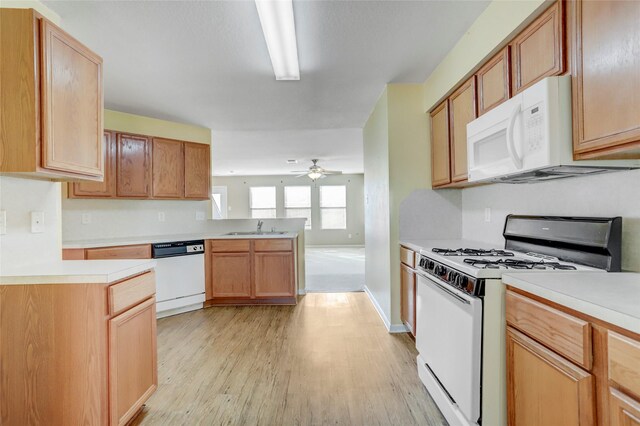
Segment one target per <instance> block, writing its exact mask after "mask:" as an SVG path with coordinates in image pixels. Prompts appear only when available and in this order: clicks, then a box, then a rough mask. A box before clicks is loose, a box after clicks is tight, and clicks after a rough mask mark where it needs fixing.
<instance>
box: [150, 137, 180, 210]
mask: <svg viewBox="0 0 640 426" xmlns="http://www.w3.org/2000/svg"><path fill="white" fill-rule="evenodd" d="M152 146H153V147H152V160H151V164H152V168H153V185H152V187H153V191H152V196H153V198H182V197H184V165H185V164H184V163H185V162H184V143H183V142H180V141H174V140H169V139H161V138H153V145H152Z"/></svg>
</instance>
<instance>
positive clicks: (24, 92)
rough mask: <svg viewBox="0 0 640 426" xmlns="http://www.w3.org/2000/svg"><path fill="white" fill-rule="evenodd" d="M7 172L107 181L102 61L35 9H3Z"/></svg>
mask: <svg viewBox="0 0 640 426" xmlns="http://www.w3.org/2000/svg"><path fill="white" fill-rule="evenodd" d="M0 32H1V34H0V57H2V75H1V77H0V78H1V85H2V97H1V99H0V128H2V132H0V172H13V173H16V172H17V173H20V172H25V173H29V174H30V175H34V176H42V177H48V178H54V179H62V180H65V179H66V178H74V179H89V180H100V179H101V178H102V176H103V173H104V159H103V157H104V155H103V148H102V140H103V124H102V115H103V93H102V58H100V57H99V56H98V55H96V54H95V53H94V52H92V51H91V50H89V49H88V48H87V47H85V46H84V45H82V44H81V43H80V42H78V41H77V40H76V39H74V38H73V37H71V36H70V35H69V34H67V33H66V32H64V31H63V30H61V29H60V28H58V27H57V26H55V25H54V24H52V23H51V22H49V21H48V20H47V19H45V18H43V17H42V16H40V15H39V14H38V13H37V12H35V11H34V10H33V9H4V8H3V9H0Z"/></svg>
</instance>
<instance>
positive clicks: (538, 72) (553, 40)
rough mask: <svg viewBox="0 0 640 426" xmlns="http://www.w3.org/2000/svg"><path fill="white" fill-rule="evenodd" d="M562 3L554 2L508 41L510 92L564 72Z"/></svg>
mask: <svg viewBox="0 0 640 426" xmlns="http://www.w3.org/2000/svg"><path fill="white" fill-rule="evenodd" d="M564 46H565V29H564V2H563V1H562V0H560V1H556V2H555V3H554V5H553V6H551V7H550V8H549V9H547V10H546V11H545V12H544V13H543V14H542V15H540V16H539V17H538V18H537V19H536V20H535V21H533V22H532V23H531V24H530V25H529V26H528V27H527V28H525V29H524V30H523V31H522V32H521V33H520V34H518V35H517V36H516V38H514V39H513V41H512V42H511V83H512V93H513V94H516V93H520V92H521V91H522V90H524V89H526V88H527V87H529V86H531V85H532V84H534V83H536V82H538V81H540V80H542V79H543V78H545V77H549V76H552V75H560V74H562V73H563V72H564V70H565V54H564V52H565V48H564Z"/></svg>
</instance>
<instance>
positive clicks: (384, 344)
mask: <svg viewBox="0 0 640 426" xmlns="http://www.w3.org/2000/svg"><path fill="white" fill-rule="evenodd" d="M416 355H417V352H416V349H415V344H414V343H413V341H412V340H411V339H410V338H409V337H408V336H407V335H405V334H389V333H387V331H386V329H385V328H384V326H383V325H382V323H381V321H380V319H379V317H378V314H377V313H376V312H375V310H374V308H373V306H372V305H371V302H370V301H369V299H368V298H367V296H366V294H364V293H335V294H332V293H312V294H307V295H306V296H304V297H301V298H300V301H299V303H298V305H296V306H248V307H211V308H208V309H205V310H201V311H196V312H191V313H187V314H182V315H178V316H174V317H169V318H163V319H161V320H158V366H159V377H158V380H159V386H158V390H157V392H156V393H155V394H154V395H153V396H152V397H151V399H150V400H149V401H148V402H147V405H146V407H145V408H144V410H143V412H142V414H141V415H140V416H139V417H138V418H137V419H135V420H134V422H133V424H134V425H196V424H202V425H265V426H272V425H367V426H369V425H434V426H437V425H446V421H445V420H444V418H443V417H442V415H441V414H440V411H439V410H438V408H437V407H436V406H435V404H434V403H433V401H432V399H431V397H430V396H429V395H428V394H427V392H426V390H425V389H424V387H423V386H422V383H421V382H420V380H419V378H418V375H417V372H416Z"/></svg>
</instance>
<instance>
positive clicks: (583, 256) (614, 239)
mask: <svg viewBox="0 0 640 426" xmlns="http://www.w3.org/2000/svg"><path fill="white" fill-rule="evenodd" d="M503 235H504V237H505V241H506V244H505V248H504V249H501V248H497V247H490V246H487V245H485V244H474V243H469V244H468V245H467V244H464V245H465V246H466V247H465V246H462V245H457V244H462V243H461V242H455V241H451V242H447V243H446V244H441V243H442V242H439V245H438V246H437V247H424V248H423V249H422V250H420V261H419V263H418V267H417V273H418V278H417V284H416V287H417V288H416V292H417V295H416V315H417V318H416V329H417V330H416V347H417V349H418V352H419V355H418V357H417V364H418V374H419V376H420V378H421V380H422V382H423V383H424V385H425V386H426V388H427V390H428V391H429V393H430V395H431V396H432V397H433V399H434V401H435V402H436V404H437V405H438V407H439V408H440V410H441V411H442V413H443V415H444V417H445V418H446V419H447V421H448V422H449V423H450V424H452V425H476V424H484V425H492V426H493V425H496V426H501V425H506V360H505V327H506V326H505V319H504V291H505V287H504V285H503V284H502V281H501V277H502V274H503V273H504V272H505V271H509V273H514V272H517V271H526V272H532V271H546V272H549V271H550V270H552V271H557V272H558V273H562V272H563V271H576V270H578V271H593V272H594V273H605V271H607V270H612V271H613V270H619V268H620V246H621V243H620V237H621V219H620V218H605V219H599V218H566V217H534V216H514V215H511V216H509V217H507V221H506V224H505V230H504V233H503Z"/></svg>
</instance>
